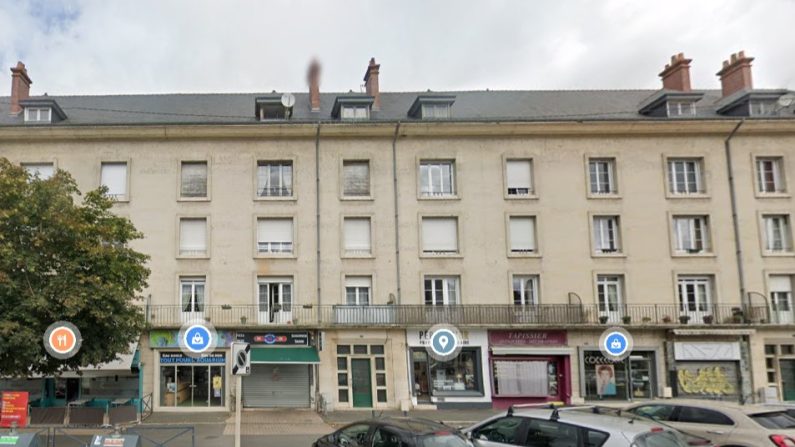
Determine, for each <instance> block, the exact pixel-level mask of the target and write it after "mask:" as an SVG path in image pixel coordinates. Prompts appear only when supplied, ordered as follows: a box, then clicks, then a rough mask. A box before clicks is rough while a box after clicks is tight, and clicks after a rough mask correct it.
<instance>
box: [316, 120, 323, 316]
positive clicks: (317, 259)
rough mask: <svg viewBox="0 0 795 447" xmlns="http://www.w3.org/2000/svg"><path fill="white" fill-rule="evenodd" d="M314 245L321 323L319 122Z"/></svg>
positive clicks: (318, 312)
mask: <svg viewBox="0 0 795 447" xmlns="http://www.w3.org/2000/svg"><path fill="white" fill-rule="evenodd" d="M315 243H316V244H317V247H316V248H317V252H316V253H315V259H316V263H317V266H316V274H317V278H316V281H317V322H318V324H319V323H321V320H322V319H321V312H322V309H321V308H320V303H321V298H320V121H318V123H317V133H316V134H315Z"/></svg>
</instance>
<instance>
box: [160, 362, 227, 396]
mask: <svg viewBox="0 0 795 447" xmlns="http://www.w3.org/2000/svg"><path fill="white" fill-rule="evenodd" d="M186 359H189V358H188V357H186V356H184V355H183V354H181V353H161V358H160V362H161V366H160V405H161V406H163V407H223V406H224V396H225V395H226V379H225V377H226V375H225V371H224V368H225V367H224V366H222V364H223V363H224V362H225V361H226V356H225V354H224V353H218V352H215V353H212V354H209V355H208V356H206V357H204V358H203V360H205V361H206V362H208V363H215V364H213V365H207V364H192V363H186ZM190 360H192V359H190ZM192 361H194V360H192ZM164 363H169V364H164ZM174 363H176V364H174Z"/></svg>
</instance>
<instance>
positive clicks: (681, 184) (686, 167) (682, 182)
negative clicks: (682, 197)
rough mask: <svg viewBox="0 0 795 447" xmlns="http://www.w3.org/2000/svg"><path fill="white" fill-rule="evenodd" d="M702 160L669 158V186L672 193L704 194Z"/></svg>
mask: <svg viewBox="0 0 795 447" xmlns="http://www.w3.org/2000/svg"><path fill="white" fill-rule="evenodd" d="M701 165H702V160H701V159H699V158H682V159H672V160H668V188H669V191H670V192H671V194H703V193H704V192H705V190H704V181H703V179H702V166H701Z"/></svg>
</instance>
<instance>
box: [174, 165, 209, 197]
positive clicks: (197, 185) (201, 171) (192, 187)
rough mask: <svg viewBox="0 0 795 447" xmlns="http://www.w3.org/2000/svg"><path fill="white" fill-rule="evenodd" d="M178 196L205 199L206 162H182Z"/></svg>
mask: <svg viewBox="0 0 795 447" xmlns="http://www.w3.org/2000/svg"><path fill="white" fill-rule="evenodd" d="M181 176H182V177H181V178H182V182H181V187H180V196H182V197H207V162H206V161H183V162H182V173H181Z"/></svg>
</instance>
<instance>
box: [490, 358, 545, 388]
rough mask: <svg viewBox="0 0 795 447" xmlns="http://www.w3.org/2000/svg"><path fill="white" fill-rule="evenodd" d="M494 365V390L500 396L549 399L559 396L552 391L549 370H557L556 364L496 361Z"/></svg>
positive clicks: (533, 361) (539, 361)
mask: <svg viewBox="0 0 795 447" xmlns="http://www.w3.org/2000/svg"><path fill="white" fill-rule="evenodd" d="M493 365H494V376H493V377H494V388H495V394H496V395H498V396H506V397H507V396H517V397H518V396H537V397H547V396H549V395H556V394H557V392H556V391H557V390H554V391H555V392H554V393H553V392H552V391H553V390H551V389H550V388H551V387H550V379H551V377H550V374H549V369H550V368H555V365H554V363H551V362H548V361H546V360H494V363H493ZM553 382H557V379H553ZM556 385H557V384H556Z"/></svg>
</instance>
